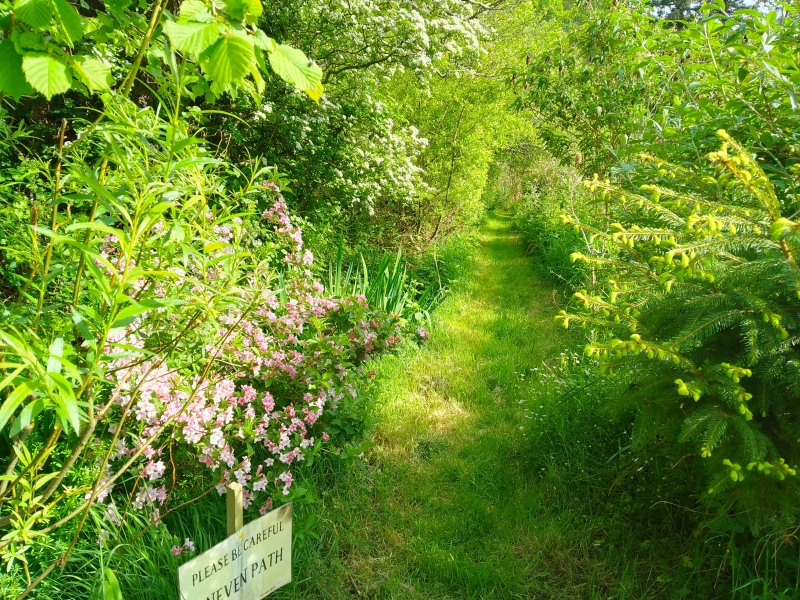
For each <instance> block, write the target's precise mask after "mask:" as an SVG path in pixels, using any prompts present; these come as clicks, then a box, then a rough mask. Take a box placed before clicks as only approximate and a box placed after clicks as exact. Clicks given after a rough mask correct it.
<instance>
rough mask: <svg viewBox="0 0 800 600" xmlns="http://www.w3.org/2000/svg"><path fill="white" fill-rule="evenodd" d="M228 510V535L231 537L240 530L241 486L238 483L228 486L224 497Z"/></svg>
mask: <svg viewBox="0 0 800 600" xmlns="http://www.w3.org/2000/svg"><path fill="white" fill-rule="evenodd" d="M226 504H227V508H228V535H233V534H234V533H236V532H237V531H239V530H240V529H241V528H242V525H243V523H242V513H243V511H242V486H240V485H239V484H238V483H231V484H230V485H228V495H227V497H226Z"/></svg>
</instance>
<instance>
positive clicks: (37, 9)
mask: <svg viewBox="0 0 800 600" xmlns="http://www.w3.org/2000/svg"><path fill="white" fill-rule="evenodd" d="M14 18H15V19H17V20H19V21H22V22H23V23H25V24H26V25H30V26H31V27H33V28H34V29H42V28H43V27H46V26H47V25H49V24H50V19H52V18H53V10H52V5H51V4H50V1H49V0H16V2H14Z"/></svg>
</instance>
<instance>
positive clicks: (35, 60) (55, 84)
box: [22, 52, 72, 100]
mask: <svg viewBox="0 0 800 600" xmlns="http://www.w3.org/2000/svg"><path fill="white" fill-rule="evenodd" d="M22 70H23V71H25V78H26V79H27V80H28V83H30V84H31V85H32V86H33V87H34V89H35V90H36V91H37V92H40V93H42V94H44V97H45V98H47V99H48V100H50V99H51V98H52V97H53V96H55V95H56V94H63V93H64V92H67V91H69V89H70V87H72V72H71V71H70V69H69V67H67V65H66V64H65V63H63V62H62V61H60V60H58V59H57V58H55V57H53V56H50V55H49V54H44V53H40V52H31V53H30V54H26V55H25V56H24V57H23V58H22Z"/></svg>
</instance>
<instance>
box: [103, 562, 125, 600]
mask: <svg viewBox="0 0 800 600" xmlns="http://www.w3.org/2000/svg"><path fill="white" fill-rule="evenodd" d="M98 600H124V599H123V597H122V590H120V587H119V581H117V576H116V575H115V574H114V571H112V570H111V569H109V568H108V567H106V568H105V570H104V571H103V578H102V581H101V582H100V589H99V593H98Z"/></svg>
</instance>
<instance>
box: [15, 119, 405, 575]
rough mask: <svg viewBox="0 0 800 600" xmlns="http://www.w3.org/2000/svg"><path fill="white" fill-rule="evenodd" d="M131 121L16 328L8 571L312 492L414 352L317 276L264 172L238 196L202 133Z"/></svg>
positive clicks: (68, 189)
mask: <svg viewBox="0 0 800 600" xmlns="http://www.w3.org/2000/svg"><path fill="white" fill-rule="evenodd" d="M112 108H114V107H112ZM109 110H111V109H109ZM114 110H119V111H120V113H121V114H120V115H117V116H115V115H111V116H109V117H108V119H107V121H105V122H103V123H100V124H98V126H97V127H96V128H95V129H94V130H93V133H92V135H93V136H95V138H96V139H97V140H98V142H102V144H101V146H102V148H104V152H105V153H106V154H105V155H104V161H103V163H101V164H102V167H101V168H100V170H98V171H92V170H91V169H87V168H86V165H85V164H84V163H80V162H79V163H77V164H76V165H70V164H69V163H65V165H64V167H63V171H64V174H65V175H67V174H68V175H69V177H66V176H65V177H64V180H63V181H64V182H65V183H64V188H63V189H62V190H61V191H62V193H63V196H62V202H63V204H62V206H61V212H60V213H59V214H58V215H57V217H58V223H57V225H58V227H59V229H58V232H57V234H54V233H52V232H49V233H51V235H44V234H43V235H42V236H41V239H39V238H36V237H35V236H34V239H33V242H32V243H34V244H39V245H41V244H45V247H44V248H42V247H38V248H37V251H36V253H34V252H31V255H32V256H38V257H42V261H41V264H40V265H39V266H38V267H37V268H38V269H40V270H41V271H40V272H42V273H46V280H43V281H40V280H37V286H38V287H37V288H36V293H35V294H32V293H30V292H29V291H27V288H25V287H24V286H21V287H20V290H19V294H18V301H17V302H16V303H15V304H14V305H13V306H9V307H8V310H6V313H5V314H4V316H3V317H2V319H0V357H2V362H3V366H2V367H0V379H2V380H3V383H2V384H0V391H2V394H3V398H2V400H1V401H0V405H1V406H2V410H0V434H2V436H3V438H2V439H3V440H8V443H9V444H10V445H11V446H13V448H14V452H13V453H8V455H7V456H2V457H0V469H2V473H3V475H2V477H0V516H2V517H3V519H0V560H2V561H3V562H4V564H6V565H7V568H8V569H9V570H11V569H17V568H21V567H20V566H19V565H20V563H23V564H24V565H26V567H27V570H28V571H30V570H32V571H33V572H35V573H49V572H51V570H52V567H53V565H55V564H56V563H58V564H64V563H65V562H66V561H67V560H68V558H69V556H70V553H71V552H72V551H73V549H74V548H75V547H76V544H86V545H89V546H91V547H93V548H94V547H96V542H97V541H98V540H99V543H100V544H101V545H103V546H105V547H111V545H112V544H114V543H115V542H117V541H118V540H120V538H121V537H123V534H124V536H127V537H130V536H138V535H143V534H144V530H146V529H148V528H152V527H155V526H161V525H163V524H164V523H166V522H167V521H165V517H166V516H167V515H169V514H170V513H171V512H173V511H176V510H180V509H181V508H182V507H183V506H186V505H187V504H189V503H192V502H195V501H196V500H197V499H199V498H202V497H205V496H206V495H208V494H212V495H213V494H215V490H216V492H219V493H223V492H224V490H225V486H226V485H227V484H228V483H229V482H232V481H236V482H238V483H240V484H241V485H242V486H243V487H244V498H245V505H246V506H247V507H248V508H250V510H251V511H252V513H253V514H255V513H256V512H262V513H263V512H266V510H269V509H270V508H271V507H273V506H277V505H279V504H280V503H283V502H286V501H288V500H291V499H293V498H297V497H298V496H301V495H302V494H301V493H300V492H299V491H298V490H297V485H296V484H295V481H296V480H297V478H298V468H299V467H300V466H301V465H303V464H307V463H309V462H311V461H312V460H313V459H314V457H316V456H317V455H320V454H322V453H325V454H329V455H331V456H342V455H343V454H346V453H347V452H342V451H341V450H340V449H342V448H347V446H348V444H350V442H351V441H352V440H357V439H358V438H359V435H360V434H361V433H363V423H362V422H361V421H359V419H362V418H363V414H364V413H365V412H366V411H365V410H364V409H363V407H364V406H365V400H364V398H363V397H362V396H361V395H360V394H361V392H360V390H362V389H363V383H364V382H365V380H366V379H368V375H369V374H368V373H365V372H364V371H365V369H364V366H365V363H367V362H368V361H370V360H371V359H372V358H374V357H376V356H378V355H380V354H381V353H382V352H386V351H388V350H389V349H391V348H392V347H393V346H394V345H395V344H397V342H398V341H399V339H400V331H401V319H400V318H399V317H398V316H397V315H392V314H388V313H387V312H385V311H381V310H376V309H373V308H370V307H369V306H368V305H367V302H366V299H365V298H364V297H358V296H354V297H349V296H340V297H334V296H332V295H331V294H330V293H327V292H326V290H325V289H324V287H323V285H322V284H321V283H320V282H319V281H317V280H315V278H314V276H313V275H312V271H311V269H312V268H313V263H314V256H313V254H312V253H311V252H310V251H309V250H308V249H307V248H305V246H304V244H303V237H302V232H301V231H300V229H299V228H298V227H296V226H295V225H294V224H293V223H292V219H291V217H290V215H289V214H288V211H287V207H286V203H285V202H284V200H283V198H282V196H281V194H280V190H279V187H278V186H277V185H276V184H275V183H273V182H270V181H263V182H260V183H257V182H259V181H260V178H261V177H260V176H262V175H263V174H264V171H262V172H256V173H253V174H252V176H251V180H250V181H249V182H248V183H246V184H245V185H244V187H243V188H242V189H240V190H231V189H229V188H228V185H227V182H226V181H225V180H224V179H223V178H222V175H221V171H222V169H220V167H219V162H218V161H216V160H214V159H212V158H211V157H210V155H209V154H208V153H207V152H206V151H205V150H204V149H203V148H202V146H201V145H200V144H199V142H197V140H193V139H190V137H189V134H188V131H186V130H180V129H178V130H171V131H169V132H167V131H166V130H165V129H164V127H163V122H162V121H160V120H159V118H158V116H157V115H155V114H154V113H153V111H152V110H149V109H143V110H140V109H138V108H137V107H135V106H133V105H128V104H125V105H121V106H119V107H116V108H114ZM119 122H124V123H125V126H126V127H129V128H138V129H136V132H137V135H136V136H134V135H130V136H128V137H120V136H119V135H118V130H117V129H116V127H117V124H118V123H119ZM167 135H168V136H169V142H168V143H165V141H164V136H167ZM179 138H180V139H182V140H183V141H182V142H181V143H180V144H178V143H177V142H176V141H175V140H176V139H179ZM140 141H145V142H147V143H140ZM98 173H101V175H102V180H103V183H102V184H100V183H99V180H98ZM257 177H259V179H256V178H257ZM259 204H260V205H262V206H268V208H267V210H265V211H263V214H253V211H252V210H250V208H252V207H253V206H257V205H259ZM64 206H67V208H68V210H64ZM57 208H58V207H57ZM39 229H40V230H42V231H45V230H44V228H43V227H39ZM42 240H43V241H42ZM45 257H46V259H45ZM48 269H49V271H48ZM37 276H38V275H37ZM354 407H355V408H354ZM359 407H361V408H359ZM351 447H352V444H351ZM31 461H33V462H31ZM31 489H35V490H37V492H36V494H35V495H34V494H31V493H30V492H29V490H31ZM6 516H9V518H8V519H5V517H6ZM92 524H93V525H94V526H95V528H94V529H93V530H92V531H91V532H86V534H85V535H81V532H82V530H83V529H84V528H86V527H87V526H91V525H92ZM137 531H138V532H139V533H137ZM98 534H99V535H98ZM126 539H127V538H126ZM54 542H58V543H54ZM171 545H172V544H171V543H170V546H171ZM168 550H169V548H168ZM191 550H192V548H191V547H190V545H189V544H184V545H183V546H176V547H175V549H174V550H173V554H176V555H178V554H184V553H186V552H190V551H191ZM179 551H180V552H179ZM29 560H30V561H36V562H35V564H34V563H30V562H29Z"/></svg>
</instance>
